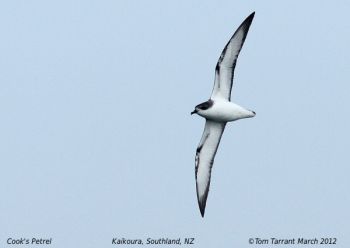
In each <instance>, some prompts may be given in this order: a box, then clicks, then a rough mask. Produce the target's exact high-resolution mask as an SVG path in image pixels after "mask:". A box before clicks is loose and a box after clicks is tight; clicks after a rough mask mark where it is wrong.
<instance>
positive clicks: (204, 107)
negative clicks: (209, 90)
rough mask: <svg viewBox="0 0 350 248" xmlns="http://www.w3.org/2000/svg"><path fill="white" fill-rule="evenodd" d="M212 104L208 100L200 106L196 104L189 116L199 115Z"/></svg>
mask: <svg viewBox="0 0 350 248" xmlns="http://www.w3.org/2000/svg"><path fill="white" fill-rule="evenodd" d="M213 104H214V102H213V100H211V99H209V100H208V101H206V102H202V103H201V104H198V105H197V106H196V107H195V108H194V110H193V111H192V112H191V115H193V114H197V113H200V112H201V111H203V110H207V109H208V108H210V107H211V106H213Z"/></svg>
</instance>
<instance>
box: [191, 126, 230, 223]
mask: <svg viewBox="0 0 350 248" xmlns="http://www.w3.org/2000/svg"><path fill="white" fill-rule="evenodd" d="M225 125H226V123H222V122H215V121H210V120H206V122H205V127H204V132H203V135H202V138H201V141H200V142H199V145H198V147H197V151H196V188H197V198H198V205H199V209H200V211H201V214H202V217H204V211H205V205H206V202H207V197H208V192H209V185H210V175H211V168H212V167H213V162H214V157H215V154H216V151H217V149H218V146H219V143H220V139H221V136H222V133H223V132H224V129H225Z"/></svg>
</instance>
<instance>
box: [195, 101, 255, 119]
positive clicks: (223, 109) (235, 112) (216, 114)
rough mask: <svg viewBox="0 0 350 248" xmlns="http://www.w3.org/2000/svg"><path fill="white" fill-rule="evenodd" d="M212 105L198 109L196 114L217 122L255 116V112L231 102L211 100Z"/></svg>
mask: <svg viewBox="0 0 350 248" xmlns="http://www.w3.org/2000/svg"><path fill="white" fill-rule="evenodd" d="M212 101H213V105H212V106H211V107H210V108H208V109H206V110H198V111H197V114H198V115H200V116H202V117H204V118H205V119H207V120H212V121H217V122H230V121H236V120H239V119H243V118H249V117H253V116H255V112H254V111H251V110H248V109H246V108H243V107H241V106H239V105H238V104H235V103H233V102H229V101H225V100H223V99H221V100H212Z"/></svg>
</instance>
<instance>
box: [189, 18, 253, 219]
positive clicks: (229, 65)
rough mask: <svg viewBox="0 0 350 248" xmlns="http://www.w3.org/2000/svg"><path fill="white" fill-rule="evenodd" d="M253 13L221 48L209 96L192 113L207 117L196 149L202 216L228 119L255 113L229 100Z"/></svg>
mask: <svg viewBox="0 0 350 248" xmlns="http://www.w3.org/2000/svg"><path fill="white" fill-rule="evenodd" d="M254 14H255V12H253V13H252V14H250V15H249V16H248V17H247V18H246V19H245V20H244V21H243V23H242V24H241V25H240V26H239V27H238V29H237V30H236V32H235V33H234V34H233V36H232V37H231V39H230V40H229V42H228V43H227V45H226V46H225V48H224V50H223V51H222V53H221V56H220V58H219V61H218V63H217V64H216V68H215V82H214V88H213V91H212V93H211V97H210V99H209V100H208V101H206V102H203V103H201V104H199V105H197V106H196V107H195V110H194V111H193V112H192V113H191V114H198V115H200V116H202V117H204V118H205V119H206V122H205V127H204V132H203V135H202V138H201V140H200V142H199V145H198V147H197V151H196V169H195V172H196V188H197V198H198V205H199V209H200V211H201V214H202V217H204V211H205V205H206V202H207V197H208V192H209V185H210V175H211V168H212V167H213V162H214V157H215V154H216V151H217V149H218V146H219V143H220V139H221V136H222V133H223V132H224V129H225V125H226V123H227V122H229V121H236V120H239V119H243V118H250V117H254V116H255V112H254V111H251V110H248V109H245V108H243V107H241V106H239V105H237V104H234V103H232V102H230V100H231V89H232V80H233V74H234V69H235V66H236V62H237V57H238V55H239V52H240V51H241V48H242V46H243V43H244V41H245V38H246V36H247V33H248V30H249V27H250V24H251V23H252V21H253V18H254Z"/></svg>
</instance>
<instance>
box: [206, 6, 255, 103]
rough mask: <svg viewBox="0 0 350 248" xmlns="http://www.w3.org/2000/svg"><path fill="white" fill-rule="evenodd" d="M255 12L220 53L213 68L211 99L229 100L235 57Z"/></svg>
mask: <svg viewBox="0 0 350 248" xmlns="http://www.w3.org/2000/svg"><path fill="white" fill-rule="evenodd" d="M254 14H255V12H253V13H252V14H250V15H249V16H248V17H247V18H246V19H245V20H244V21H243V22H242V24H241V25H240V26H239V28H238V29H237V30H236V32H235V33H234V34H233V36H232V37H231V39H230V40H229V42H228V43H227V45H226V46H225V48H224V50H223V51H222V53H221V56H220V58H219V61H218V63H217V64H216V68H215V82H214V88H213V92H212V94H211V98H212V99H218V98H220V99H225V100H231V89H232V81H233V75H234V69H235V66H236V62H237V57H238V55H239V52H240V51H241V49H242V46H243V43H244V41H245V38H246V36H247V33H248V30H249V27H250V24H251V23H252V21H253V18H254Z"/></svg>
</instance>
